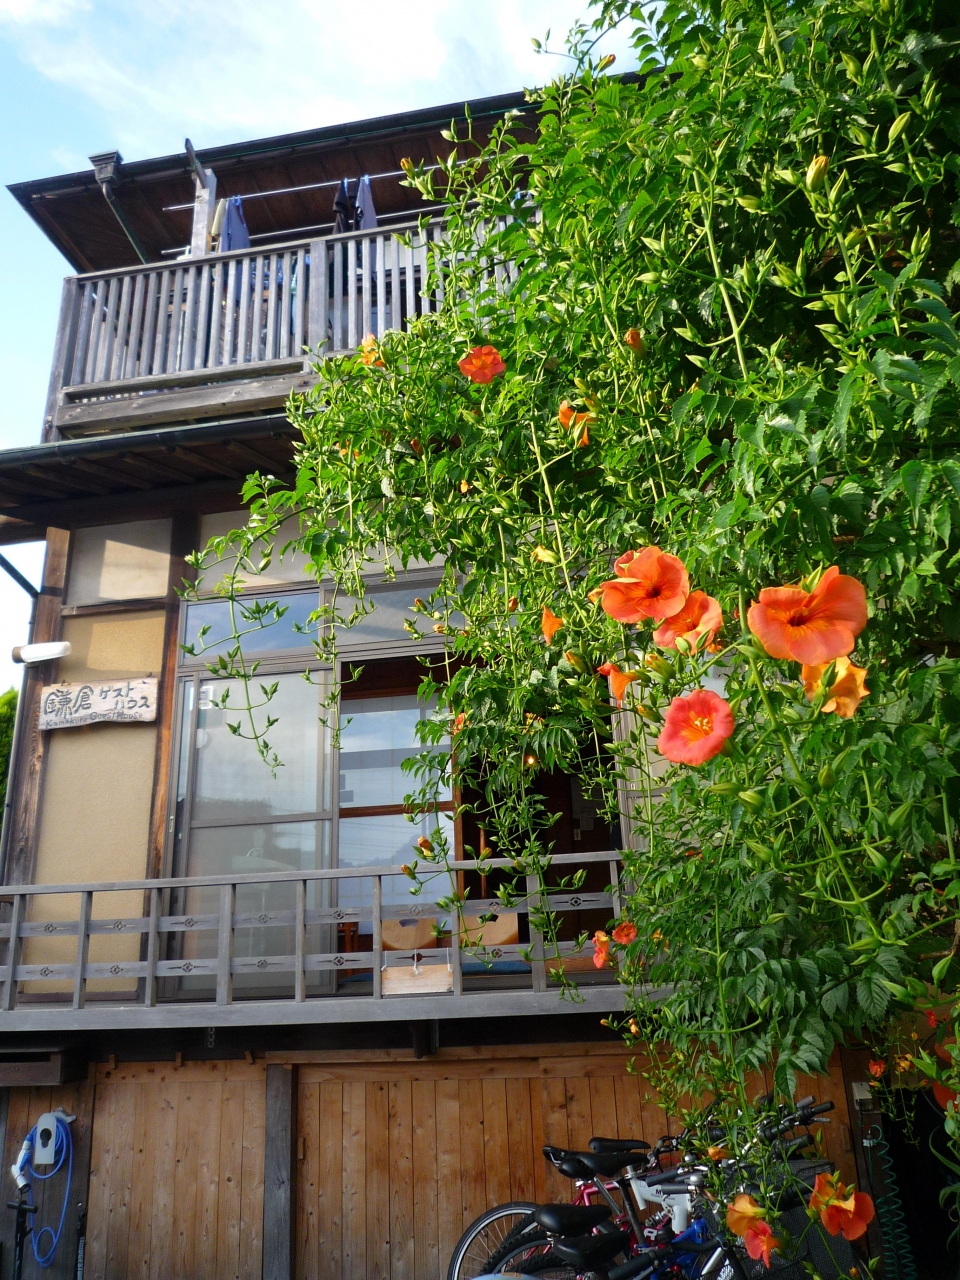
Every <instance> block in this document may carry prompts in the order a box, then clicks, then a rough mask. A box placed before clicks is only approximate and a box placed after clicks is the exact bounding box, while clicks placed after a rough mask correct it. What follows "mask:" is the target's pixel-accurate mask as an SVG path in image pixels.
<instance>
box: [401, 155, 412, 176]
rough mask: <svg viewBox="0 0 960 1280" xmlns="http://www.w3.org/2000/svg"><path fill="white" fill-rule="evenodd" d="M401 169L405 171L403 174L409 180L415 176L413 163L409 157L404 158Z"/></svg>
mask: <svg viewBox="0 0 960 1280" xmlns="http://www.w3.org/2000/svg"><path fill="white" fill-rule="evenodd" d="M400 168H401V169H402V170H403V172H404V173H405V174H406V175H407V177H408V178H410V177H412V176H413V161H412V160H411V159H410V157H409V156H404V158H403V159H402V160H401V161H400Z"/></svg>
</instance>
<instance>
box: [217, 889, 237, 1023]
mask: <svg viewBox="0 0 960 1280" xmlns="http://www.w3.org/2000/svg"><path fill="white" fill-rule="evenodd" d="M234 892H235V891H234V887H233V885H232V884H222V885H221V886H220V926H219V929H218V930H217V1004H230V1002H231V1001H232V1000H233V908H234Z"/></svg>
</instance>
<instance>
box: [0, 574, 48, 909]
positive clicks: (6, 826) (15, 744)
mask: <svg viewBox="0 0 960 1280" xmlns="http://www.w3.org/2000/svg"><path fill="white" fill-rule="evenodd" d="M0 569H2V570H3V571H4V573H8V574H9V575H10V577H11V578H12V579H13V580H14V582H15V583H16V584H17V586H19V587H23V589H24V591H26V593H27V595H28V596H29V597H30V625H29V627H28V629H27V643H28V644H29V643H30V642H31V641H32V640H33V624H34V622H35V621H36V617H37V601H38V600H39V598H40V592H39V591H38V590H37V588H36V587H35V586H34V585H33V583H32V582H30V581H29V580H28V579H27V578H25V577H24V576H23V574H22V573H21V572H20V570H19V569H18V568H17V567H16V566H15V565H12V564H11V563H10V561H9V560H8V559H7V557H6V556H4V555H0ZM25 683H26V668H24V679H23V680H22V681H21V683H20V693H19V694H18V695H17V713H16V715H15V716H14V719H13V737H12V739H11V741H10V763H9V766H8V769H7V790H6V794H5V795H4V798H3V827H2V829H0V884H5V883H6V876H7V846H8V845H9V843H10V810H11V808H12V797H13V794H14V791H15V790H16V780H17V779H16V772H17V768H18V766H19V761H20V754H21V752H20V747H21V743H20V739H21V738H22V737H23V687H24V684H25Z"/></svg>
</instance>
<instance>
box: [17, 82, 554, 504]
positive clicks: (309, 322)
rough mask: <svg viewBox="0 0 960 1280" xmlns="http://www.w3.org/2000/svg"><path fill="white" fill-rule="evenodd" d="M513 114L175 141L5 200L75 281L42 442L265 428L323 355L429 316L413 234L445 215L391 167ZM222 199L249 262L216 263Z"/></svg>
mask: <svg viewBox="0 0 960 1280" xmlns="http://www.w3.org/2000/svg"><path fill="white" fill-rule="evenodd" d="M524 110H530V107H529V104H527V103H526V102H525V100H524V95H523V94H521V93H515V94H504V95H500V96H499V97H494V98H485V99H480V100H477V101H474V102H470V103H452V104H447V105H444V106H439V107H435V108H430V109H427V110H423V111H416V112H406V113H403V114H399V115H394V116H384V117H380V118H378V119H371V120H361V121H358V122H355V123H351V124H344V125H334V126H326V127H324V128H320V129H313V130H308V131H305V132H302V133H292V134H286V135H283V136H281V137H276V138H264V139H259V140H257V141H253V142H244V143H238V144H233V145H230V146H224V147H216V148H209V149H206V150H200V151H194V149H193V147H192V146H191V144H190V142H189V140H187V142H186V144H185V150H184V152H182V153H181V154H179V155H172V156H162V157H157V158H155V159H151V160H141V161H135V162H133V163H124V161H123V158H122V157H121V156H120V155H119V153H118V152H104V153H103V154H101V155H97V156H92V157H91V161H92V164H93V167H92V168H91V169H89V170H86V171H81V172H78V173H73V174H64V175H60V176H57V177H52V178H43V179H37V180H33V181H29V182H21V183H18V184H15V185H13V186H11V188H10V191H11V192H12V194H13V195H14V197H15V198H16V199H17V200H18V201H19V203H20V204H21V206H22V207H23V209H24V210H25V211H26V212H27V213H28V214H29V215H30V216H31V217H32V218H33V220H34V221H35V222H36V223H37V224H38V226H39V227H40V228H41V230H42V231H43V232H44V233H45V235H46V236H47V237H48V238H49V239H50V240H51V241H52V243H53V244H54V245H55V246H56V247H57V248H58V249H59V250H60V251H61V253H63V254H64V256H65V257H66V258H67V260H68V261H69V262H70V263H71V264H72V266H73V268H74V269H75V270H76V271H77V272H78V273H79V274H77V275H76V276H75V277H70V278H68V279H67V280H66V281H65V284H64V291H63V299H62V305H61V311H60V321H59V326H58V330H57V339H56V346H55V351H54V359H53V368H52V377H51V382H50V390H49V395H48V399H47V407H46V414H45V421H44V429H43V437H42V438H43V440H44V441H61V440H64V439H69V438H75V437H78V436H89V435H96V434H104V433H108V434H109V433H114V432H118V431H139V430H141V429H143V428H147V427H156V426H160V425H162V424H172V423H176V424H183V425H186V424H189V423H192V422H201V421H204V420H207V421H210V420H211V419H221V420H222V419H224V418H231V419H237V418H240V417H243V416H252V415H254V414H257V413H263V412H264V411H267V412H269V411H271V410H273V411H274V412H276V410H278V409H279V407H280V406H281V405H282V404H283V401H284V400H285V398H286V396H287V395H288V394H289V393H290V391H291V390H292V389H305V388H307V387H308V386H309V385H310V382H311V367H310V365H311V359H316V355H317V352H318V350H320V351H322V353H323V354H324V355H331V354H333V355H335V354H338V353H342V352H347V351H353V350H356V348H357V345H358V344H359V343H360V342H361V341H362V339H363V337H364V336H365V335H366V334H367V333H370V332H372V333H375V334H382V333H384V332H385V331H386V330H387V329H399V328H402V327H404V326H405V325H407V324H409V323H410V321H411V320H412V319H413V318H414V317H415V316H417V315H421V314H423V313H424V312H429V311H432V310H434V309H436V307H438V306H439V305H440V304H441V303H442V298H441V297H438V296H436V295H434V296H426V297H425V296H423V295H424V288H425V282H426V264H427V258H428V253H429V241H430V240H435V239H437V238H439V237H440V236H441V234H442V227H441V224H440V222H439V221H437V222H435V223H434V224H433V225H432V226H431V228H430V231H429V234H428V236H427V237H426V238H424V237H423V236H422V235H420V234H419V233H418V232H417V222H418V219H419V218H420V217H421V216H422V215H423V214H427V215H429V216H437V217H439V216H440V215H441V214H442V205H440V204H436V205H433V206H431V205H424V203H423V201H422V199H421V196H420V194H419V192H418V191H416V190H415V189H413V188H412V187H410V186H407V185H405V183H404V181H403V177H404V174H403V167H402V165H403V164H404V163H406V160H407V158H409V159H410V160H412V161H413V162H414V163H417V164H423V165H424V166H428V167H430V166H433V167H436V165H437V164H438V158H439V157H441V156H443V157H445V156H447V154H448V153H449V151H450V142H449V130H450V127H451V124H453V125H454V127H455V128H456V129H457V130H458V133H460V134H461V135H463V134H465V133H466V131H467V128H468V127H469V129H470V132H471V136H472V138H473V140H474V142H476V143H477V144H480V145H482V144H483V143H484V142H485V141H486V140H487V139H488V138H489V137H490V134H491V131H492V130H493V129H494V127H495V126H496V124H497V123H498V122H499V121H500V120H501V119H502V118H503V116H504V114H505V113H506V112H508V111H520V112H523V111H524ZM468 120H469V126H468V123H467V122H468ZM445 134H446V137H445V136H444V135H445ZM361 179H364V180H365V181H364V191H365V198H364V201H363V208H362V217H356V216H355V213H356V211H355V210H354V209H352V207H351V199H352V197H354V196H355V195H356V194H357V193H358V192H359V182H360V180H361ZM343 183H346V184H347V190H346V192H345V193H344V192H342V191H341V188H342V184H343ZM224 200H232V201H237V200H239V201H241V202H242V215H243V221H244V222H245V232H246V234H245V235H244V234H243V233H241V238H240V244H241V245H243V244H246V243H247V238H246V237H247V236H248V237H249V245H250V246H251V247H250V248H247V249H242V250H241V251H240V252H236V253H213V252H212V250H213V249H216V248H223V247H224V244H223V242H222V241H219V242H218V233H219V230H220V226H221V222H220V218H219V217H218V214H217V206H218V204H221V203H222V202H223V201H224ZM360 227H362V230H358V228H360ZM347 228H353V230H347ZM411 230H412V231H413V241H412V243H401V241H400V240H399V239H398V235H399V236H403V234H404V233H405V232H409V231H411ZM338 231H339V232H341V233H342V234H334V233H335V232H338ZM228 240H230V243H229V245H228V246H227V247H231V246H233V245H236V242H235V241H233V240H232V239H230V238H229V237H228ZM238 247H239V246H238ZM90 474H92V473H90ZM51 492H53V490H51Z"/></svg>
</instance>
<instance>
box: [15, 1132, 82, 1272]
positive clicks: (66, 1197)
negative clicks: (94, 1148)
mask: <svg viewBox="0 0 960 1280" xmlns="http://www.w3.org/2000/svg"><path fill="white" fill-rule="evenodd" d="M27 1142H29V1143H30V1155H28V1156H27V1159H26V1161H25V1162H24V1166H23V1172H24V1173H25V1174H26V1177H27V1181H28V1183H29V1185H30V1192H29V1200H28V1204H30V1205H31V1206H32V1205H33V1180H34V1178H36V1179H37V1180H38V1181H40V1182H46V1180H47V1179H48V1178H52V1177H53V1176H54V1174H56V1173H59V1172H60V1170H61V1169H62V1168H63V1162H64V1160H66V1162H67V1185H66V1186H65V1187H64V1189H63V1208H62V1209H61V1210H60V1222H59V1224H58V1226H57V1229H56V1231H54V1230H53V1228H52V1227H41V1228H40V1229H39V1231H38V1230H37V1228H36V1227H34V1229H33V1231H31V1233H30V1242H31V1244H32V1245H33V1256H34V1257H35V1258H36V1260H37V1266H38V1267H43V1268H44V1269H46V1268H48V1267H52V1266H53V1260H54V1258H55V1257H56V1256H57V1246H58V1245H59V1244H60V1237H61V1236H62V1235H63V1224H64V1223H65V1222H66V1220H67V1205H68V1204H69V1203H70V1183H71V1182H72V1181H73V1135H72V1134H71V1132H70V1126H69V1125H68V1124H67V1123H66V1121H64V1120H61V1119H60V1117H59V1116H57V1132H56V1136H55V1137H54V1144H53V1166H52V1167H51V1169H50V1172H49V1173H40V1172H39V1171H38V1170H37V1169H35V1168H34V1167H33V1152H34V1151H35V1150H36V1144H37V1126H36V1125H34V1126H33V1128H32V1129H31V1130H30V1132H29V1133H28V1134H27ZM47 1235H48V1236H50V1239H51V1244H50V1247H49V1249H47V1250H46V1252H44V1251H43V1250H42V1248H41V1243H40V1242H41V1241H42V1240H43V1237H44V1236H47Z"/></svg>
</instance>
